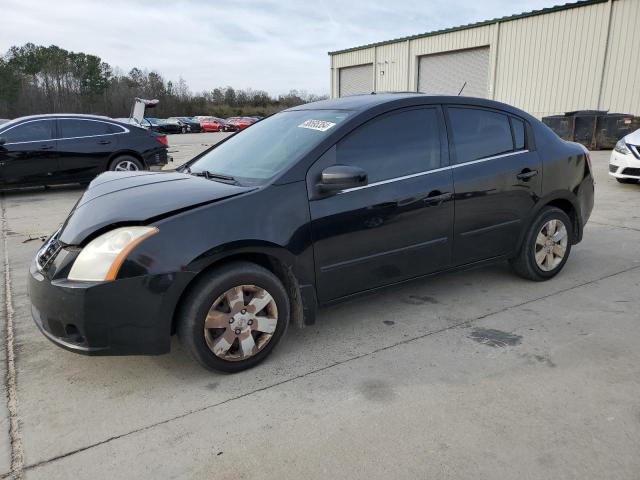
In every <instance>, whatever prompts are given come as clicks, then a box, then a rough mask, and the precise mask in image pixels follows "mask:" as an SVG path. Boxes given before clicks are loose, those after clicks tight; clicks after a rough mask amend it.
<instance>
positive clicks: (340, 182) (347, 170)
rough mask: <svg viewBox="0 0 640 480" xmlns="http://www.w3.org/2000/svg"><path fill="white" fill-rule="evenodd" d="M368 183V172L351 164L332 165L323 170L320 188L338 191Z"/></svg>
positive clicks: (325, 190)
mask: <svg viewBox="0 0 640 480" xmlns="http://www.w3.org/2000/svg"><path fill="white" fill-rule="evenodd" d="M366 184H367V172H365V171H364V170H362V169H361V168H358V167H352V166H349V165H332V166H331V167H327V168H325V169H324V170H323V171H322V174H321V175H320V183H319V184H318V189H319V190H320V191H321V192H338V191H340V190H346V189H348V188H354V187H362V186H363V185H366Z"/></svg>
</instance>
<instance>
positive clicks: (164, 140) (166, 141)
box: [156, 135, 169, 147]
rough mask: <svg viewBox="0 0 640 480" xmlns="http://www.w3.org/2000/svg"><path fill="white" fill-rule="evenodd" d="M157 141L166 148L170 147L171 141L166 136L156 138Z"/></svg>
mask: <svg viewBox="0 0 640 480" xmlns="http://www.w3.org/2000/svg"><path fill="white" fill-rule="evenodd" d="M156 140H157V141H158V142H160V143H161V144H162V145H164V146H165V147H169V139H167V136H166V135H158V136H156Z"/></svg>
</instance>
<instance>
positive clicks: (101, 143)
mask: <svg viewBox="0 0 640 480" xmlns="http://www.w3.org/2000/svg"><path fill="white" fill-rule="evenodd" d="M110 143H111V140H100V141H99V142H98V144H100V145H109V144H110Z"/></svg>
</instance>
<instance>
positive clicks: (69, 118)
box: [0, 117, 131, 145]
mask: <svg viewBox="0 0 640 480" xmlns="http://www.w3.org/2000/svg"><path fill="white" fill-rule="evenodd" d="M56 120H81V121H83V122H98V123H106V124H108V125H113V126H114V127H118V128H121V129H122V131H121V132H116V133H102V134H100V135H85V136H83V137H61V138H50V139H47V140H27V141H25V142H9V143H5V145H23V144H25V143H41V142H54V141H56V142H57V141H59V140H76V139H79V138H98V137H108V136H111V135H124V134H126V133H129V132H130V131H131V130H129V129H128V128H127V127H125V126H123V125H119V124H117V123H114V122H110V121H108V120H98V119H95V118H74V117H55V118H34V119H33V120H27V121H26V122H21V123H18V124H16V125H12V126H10V127H9V128H7V129H6V130H3V131H2V132H0V136H2V134H4V133H6V132H8V131H9V130H12V129H14V128H16V127H20V126H22V125H26V124H27V123H33V122H51V121H56Z"/></svg>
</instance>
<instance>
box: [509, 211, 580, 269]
mask: <svg viewBox="0 0 640 480" xmlns="http://www.w3.org/2000/svg"><path fill="white" fill-rule="evenodd" d="M572 238H573V228H572V223H571V219H570V218H569V216H568V215H567V214H566V213H565V212H563V211H562V210H560V209H559V208H555V207H545V208H544V209H542V211H541V212H540V213H539V214H538V216H537V217H536V219H535V220H534V221H533V222H532V224H531V226H530V227H529V230H528V231H527V234H526V236H525V238H524V241H523V243H522V247H521V248H520V252H519V253H518V256H517V257H515V258H513V259H511V260H510V261H509V263H510V264H511V266H512V267H513V269H514V270H515V272H516V273H517V274H518V275H520V276H521V277H523V278H527V279H529V280H534V281H542V280H548V279H550V278H552V277H554V276H556V275H557V274H558V273H559V272H560V270H562V267H564V264H565V263H566V262H567V259H568V258H569V253H570V252H571V239H572Z"/></svg>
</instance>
